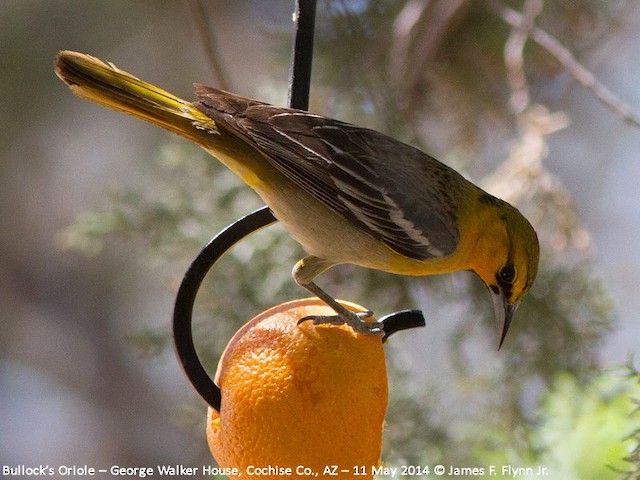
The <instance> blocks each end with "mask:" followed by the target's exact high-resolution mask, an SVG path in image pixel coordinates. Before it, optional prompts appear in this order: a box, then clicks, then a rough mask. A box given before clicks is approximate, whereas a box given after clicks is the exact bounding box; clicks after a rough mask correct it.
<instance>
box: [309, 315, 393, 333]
mask: <svg viewBox="0 0 640 480" xmlns="http://www.w3.org/2000/svg"><path fill="white" fill-rule="evenodd" d="M371 316H373V312H372V311H370V310H365V311H364V312H352V311H347V312H344V313H340V314H338V315H307V316H306V317H303V318H301V319H300V320H298V325H300V324H301V323H303V322H307V321H312V322H313V324H314V325H323V324H325V325H326V324H329V325H349V326H350V327H351V328H352V329H353V330H354V331H355V332H357V333H361V334H363V335H384V328H383V325H382V323H380V322H366V321H365V320H364V319H366V318H369V317H371Z"/></svg>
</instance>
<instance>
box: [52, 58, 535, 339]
mask: <svg viewBox="0 0 640 480" xmlns="http://www.w3.org/2000/svg"><path fill="white" fill-rule="evenodd" d="M55 73H56V74H57V75H58V77H59V78H60V79H61V80H63V81H64V82H65V83H66V84H67V86H68V87H69V88H70V89H71V91H72V92H73V93H74V94H76V95H78V96H80V97H82V98H84V99H87V100H90V101H93V102H96V103H98V104H101V105H102V106H106V107H109V108H112V109H115V110H118V111H122V112H125V113H128V114H130V115H133V116H135V117H138V118H141V119H143V120H146V121H148V122H150V123H152V124H155V125H158V126H160V127H162V128H164V129H166V130H169V131H171V132H174V133H176V134H178V135H180V136H182V137H185V138H187V139H188V140H191V141H192V142H194V143H196V144H198V145H199V146H201V147H202V148H203V149H204V150H206V151H207V152H208V153H210V154H211V155H212V156H214V157H215V158H216V159H218V160H219V161H220V162H221V163H223V164H224V165H225V166H226V167H227V168H229V169H230V170H231V171H233V172H234V173H235V174H236V175H238V176H239V177H240V178H241V179H242V180H243V181H244V182H245V183H246V184H247V185H248V186H249V187H251V188H252V189H253V190H255V192H256V193H257V194H258V195H259V196H260V197H261V198H262V200H263V201H264V202H265V203H266V204H267V206H268V207H269V208H270V209H271V211H272V212H273V214H274V216H275V217H276V219H278V221H280V222H281V223H282V224H284V225H285V227H286V229H287V230H288V232H289V233H290V235H291V237H292V238H293V239H294V240H296V241H297V242H298V243H300V244H301V245H302V247H303V248H304V249H305V251H306V253H307V256H305V257H304V258H302V259H301V260H299V261H298V262H297V263H296V264H295V266H294V267H293V271H292V275H293V279H294V280H295V282H296V283H297V284H298V285H300V286H301V287H303V288H305V289H306V290H307V291H309V292H310V293H312V294H313V295H315V296H317V297H318V298H320V299H321V300H323V301H324V302H325V303H326V304H328V305H329V306H330V307H332V309H333V310H334V311H335V313H336V315H327V316H322V317H311V318H303V319H301V320H300V322H302V321H308V320H311V321H313V323H315V324H322V323H329V324H347V325H348V326H350V327H351V328H353V330H355V331H356V332H358V333H362V334H372V335H379V334H382V333H383V332H382V328H383V327H382V325H381V323H380V322H372V321H367V318H368V317H371V316H372V315H373V313H372V312H370V311H365V312H358V313H355V312H352V311H351V310H349V309H347V308H346V307H344V306H343V305H342V304H340V303H339V302H338V301H336V300H335V299H334V298H333V297H332V296H331V295H329V294H328V293H326V292H325V291H324V290H323V289H322V288H320V287H319V286H318V284H317V283H316V282H315V280H316V278H317V277H318V276H319V275H320V274H321V273H323V272H325V271H326V270H327V269H329V268H331V267H333V266H335V265H338V264H345V263H346V264H354V265H358V266H361V267H365V268H370V269H376V270H380V271H384V272H389V273H393V274H399V275H410V276H422V275H439V274H446V273H451V272H456V271H463V270H470V271H473V272H474V273H475V274H476V275H477V276H478V277H479V278H480V280H481V281H482V282H483V283H484V284H485V286H486V287H487V288H488V290H489V292H490V293H491V296H492V299H493V304H494V310H495V316H496V327H497V334H498V349H500V347H501V346H502V344H503V342H504V340H505V337H506V334H507V331H508V329H509V326H510V325H511V322H512V319H513V315H514V313H515V311H516V309H517V307H518V305H519V304H520V302H521V301H522V299H523V297H524V296H525V295H526V294H527V292H528V291H529V290H530V288H531V286H532V285H533V282H534V280H535V277H536V274H537V271H538V263H539V256H540V246H539V241H538V236H537V234H536V231H535V229H534V228H533V226H532V225H531V223H529V221H528V220H527V219H526V218H525V217H524V216H523V215H522V214H521V213H520V212H519V211H518V210H517V209H516V208H514V207H513V206H511V205H510V204H509V203H507V202H505V201H504V200H501V199H499V198H497V197H495V196H493V195H491V194H489V193H487V192H486V191H484V190H482V189H481V188H480V187H478V186H476V185H475V184H474V183H472V182H471V181H469V180H467V179H466V178H465V177H463V176H462V175H461V174H460V173H458V172H457V171H455V170H454V169H452V168H450V167H448V166H447V165H445V164H443V163H441V162H439V161H438V160H436V159H435V158H433V157H432V156H430V155H428V154H426V153H424V152H422V151H420V150H418V149H417V148H415V147H413V146H410V145H408V144H405V143H403V142H401V141H398V140H395V139H394V138H392V137H390V136H387V135H385V134H383V133H380V132H378V131H375V130H372V129H368V128H362V127H358V126H355V125H352V124H349V123H345V122H343V121H340V120H336V119H332V118H329V117H325V116H322V115H318V114H315V113H311V112H308V111H304V110H297V109H292V108H285V107H278V106H274V105H271V104H268V103H265V102H261V101H259V100H255V99H251V98H246V97H242V96H240V95H236V94H234V93H230V92H226V91H223V90H219V89H215V88H212V87H208V86H205V85H202V84H195V95H196V97H197V100H196V101H194V102H190V101H187V100H183V99H181V98H178V97H176V96H175V95H172V94H171V93H169V92H167V91H165V90H163V89H161V88H159V87H156V86H154V85H152V84H150V83H147V82H145V81H143V80H140V79H138V78H137V77H135V76H133V75H131V74H129V73H127V72H125V71H123V70H120V69H119V68H117V67H116V66H115V65H114V64H112V63H109V62H105V61H102V60H99V59H97V58H95V57H93V56H90V55H87V54H83V53H78V52H72V51H62V52H59V53H58V55H57V57H56V59H55Z"/></svg>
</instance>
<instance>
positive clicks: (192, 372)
mask: <svg viewBox="0 0 640 480" xmlns="http://www.w3.org/2000/svg"><path fill="white" fill-rule="evenodd" d="M275 222H276V217H274V216H273V213H271V210H269V207H262V208H260V209H259V210H256V211H255V212H252V213H250V214H249V215H246V216H244V217H242V218H241V219H240V220H237V221H236V222H234V223H232V224H231V225H229V226H228V227H227V228H225V229H224V230H223V231H222V232H220V233H219V234H218V235H216V237H215V238H213V239H212V240H211V241H210V242H209V243H208V244H207V245H206V246H205V247H204V248H203V249H202V251H201V252H200V253H199V254H198V256H197V257H196V259H195V260H194V261H193V263H192V264H191V265H190V266H189V269H188V270H187V272H186V273H185V275H184V278H183V279H182V283H181V284H180V289H179V290H178V295H177V296H176V303H175V307H174V310H173V341H174V345H175V349H176V353H177V355H178V359H179V360H180V364H181V365H182V368H183V370H184V373H185V374H186V375H187V377H188V378H189V380H190V381H191V384H192V385H193V386H194V388H195V389H196V391H197V392H198V393H199V394H200V396H201V397H202V398H204V399H205V401H206V402H207V403H208V404H209V405H211V406H212V407H213V408H215V409H216V410H217V411H220V401H221V398H222V397H221V394H220V388H219V387H218V386H217V385H216V384H215V383H214V381H213V380H212V379H211V378H210V377H209V375H208V374H207V372H206V371H205V369H204V367H203V366H202V363H201V362H200V359H199V358H198V354H197V353H196V349H195V347H194V345H193V336H192V334H191V320H192V312H193V305H194V302H195V299H196V295H197V293H198V290H199V288H200V285H201V284H202V280H204V277H205V276H206V275H207V273H208V272H209V270H210V269H211V267H213V265H214V264H215V263H216V262H217V261H218V259H219V258H220V257H221V256H222V255H223V254H224V253H225V252H226V251H227V250H229V249H230V248H231V247H233V246H234V245H235V244H236V243H237V242H239V241H240V240H242V239H243V238H244V237H246V236H247V235H250V234H251V233H253V232H255V231H256V230H259V229H261V228H263V227H266V226H267V225H271V224H272V223H275Z"/></svg>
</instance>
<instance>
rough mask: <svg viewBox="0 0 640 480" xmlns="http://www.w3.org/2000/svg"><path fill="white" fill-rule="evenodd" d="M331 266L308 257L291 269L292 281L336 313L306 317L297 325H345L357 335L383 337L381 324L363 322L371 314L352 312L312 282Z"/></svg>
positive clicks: (315, 258)
mask: <svg viewBox="0 0 640 480" xmlns="http://www.w3.org/2000/svg"><path fill="white" fill-rule="evenodd" d="M333 265H335V264H334V263H331V262H329V261H327V260H323V259H321V258H318V257H314V256H309V257H306V258H303V259H302V260H300V261H299V262H298V263H296V265H295V267H293V279H294V280H295V281H296V283H297V284H298V285H300V286H301V287H302V288H304V289H306V290H307V291H309V292H311V293H312V294H314V295H315V296H316V297H318V298H319V299H320V300H322V301H323V302H324V303H326V304H327V305H329V306H330V307H331V308H332V309H333V310H334V311H335V312H336V315H308V316H306V317H304V318H302V319H300V320H299V321H298V324H300V323H302V322H306V321H308V320H311V321H313V324H314V325H321V324H323V323H328V324H332V325H343V324H346V325H349V326H350V327H351V328H352V329H353V330H354V331H355V332H358V333H362V334H365V335H384V330H383V328H382V324H381V323H378V322H365V321H364V319H365V318H368V317H371V316H372V315H373V312H370V311H368V310H367V311H364V312H352V311H351V310H349V309H348V308H346V307H345V306H344V305H342V304H340V303H339V302H337V301H336V300H335V299H334V298H333V297H332V296H331V295H329V294H328V293H327V292H325V291H324V290H322V289H321V288H320V287H319V286H318V285H316V284H315V283H314V282H313V279H314V278H315V277H317V276H318V275H320V274H321V273H322V272H324V271H325V270H327V269H329V268H331V267H332V266H333Z"/></svg>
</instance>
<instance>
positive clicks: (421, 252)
mask: <svg viewBox="0 0 640 480" xmlns="http://www.w3.org/2000/svg"><path fill="white" fill-rule="evenodd" d="M197 92H198V96H199V98H200V100H201V102H199V103H196V104H195V105H196V107H198V108H199V109H201V110H202V111H203V112H204V113H206V114H207V115H210V116H211V117H212V118H214V120H215V121H216V123H217V125H218V126H219V128H222V129H225V130H228V131H230V133H233V134H235V135H238V136H240V137H241V138H243V139H244V140H245V141H247V142H249V143H250V144H251V145H253V146H254V147H255V148H256V149H257V150H259V151H260V152H261V153H262V154H263V156H264V157H265V158H266V159H267V160H268V161H269V162H270V163H272V165H273V166H274V167H276V168H277V169H278V170H279V171H280V172H282V173H283V174H284V175H285V176H286V177H288V178H289V179H290V180H291V181H293V182H294V183H296V184H297V185H299V186H300V187H301V188H302V189H304V190H305V191H307V192H308V193H310V194H311V195H313V196H314V197H315V198H317V199H318V200H320V201H321V202H323V203H324V204H325V205H327V206H328V207H329V208H331V209H333V210H334V211H336V212H338V213H339V214H341V215H343V216H344V217H345V218H346V219H348V220H349V221H351V222H352V223H354V224H355V225H357V226H358V227H359V228H361V229H362V230H364V231H366V232H368V233H369V234H370V235H372V236H373V237H375V238H378V239H379V240H381V241H383V242H384V243H386V244H387V245H389V247H391V248H392V249H393V250H395V251H397V252H398V253H401V254H403V255H406V256H408V257H410V258H415V259H419V260H424V259H429V258H434V257H442V256H446V255H449V254H451V253H453V251H454V250H455V248H456V246H457V244H458V239H459V232H458V229H457V226H456V225H457V218H456V214H457V207H458V204H459V202H460V198H459V197H456V195H455V193H456V191H455V188H451V187H452V186H457V185H459V180H460V179H462V177H461V176H460V175H459V174H458V173H457V172H455V171H454V170H453V169H451V168H449V167H447V166H445V165H444V164H442V163H440V162H438V161H437V160H435V159H433V158H432V157H430V156H428V155H426V154H424V153H422V152H420V151H419V150H417V149H415V148H413V147H410V146H408V145H406V144H404V143H401V142H399V141H397V140H394V139H392V138H391V137H388V136H386V135H383V134H381V133H379V132H376V131H374V130H369V129H364V128H359V127H356V126H354V125H350V124H347V123H343V122H340V121H337V120H332V119H330V118H326V117H322V116H319V115H314V114H310V113H308V112H303V111H299V110H291V109H284V108H278V107H273V106H271V105H268V104H264V103H261V102H256V101H250V104H249V103H247V102H246V99H244V98H243V97H236V96H229V94H227V93H226V92H223V93H224V95H225V96H226V97H224V98H221V97H220V95H221V92H219V91H217V90H213V89H209V88H207V87H200V86H199V87H198V90H197ZM243 101H245V102H244V104H242V103H243ZM457 177H459V178H457ZM462 180H463V182H466V181H464V179H462Z"/></svg>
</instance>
